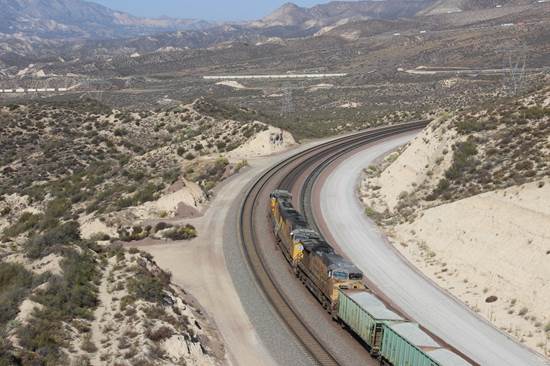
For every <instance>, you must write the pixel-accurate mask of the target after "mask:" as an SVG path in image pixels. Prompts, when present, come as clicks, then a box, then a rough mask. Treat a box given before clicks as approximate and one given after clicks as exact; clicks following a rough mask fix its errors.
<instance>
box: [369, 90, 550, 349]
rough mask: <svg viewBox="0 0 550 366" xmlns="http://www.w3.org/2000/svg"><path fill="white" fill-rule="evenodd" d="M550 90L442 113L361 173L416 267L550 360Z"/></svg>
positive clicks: (380, 216)
mask: <svg viewBox="0 0 550 366" xmlns="http://www.w3.org/2000/svg"><path fill="white" fill-rule="evenodd" d="M549 163H550V90H549V89H548V88H545V89H542V90H538V91H535V92H532V93H530V94H529V95H527V96H524V97H521V98H508V99H503V100H501V101H497V102H495V103H490V104H489V103H488V104H485V105H481V106H472V107H470V108H468V109H466V110H463V111H453V112H447V113H442V114H441V115H439V116H438V117H437V118H435V120H434V121H433V122H432V123H431V124H430V125H429V126H428V128H427V129H426V131H425V132H423V133H422V134H421V135H419V136H418V137H416V138H415V139H414V141H413V142H411V143H410V144H409V145H408V146H406V147H405V148H403V149H401V150H400V151H398V152H394V153H392V154H391V155H389V156H388V157H386V158H385V159H383V161H381V163H380V165H379V166H373V167H371V168H369V169H368V170H367V172H366V177H365V179H364V180H363V182H362V188H361V191H362V200H363V202H364V203H365V205H366V206H367V209H366V210H367V214H368V215H369V216H371V217H372V218H373V219H375V220H376V221H378V222H379V223H380V224H381V225H382V226H383V227H384V228H385V230H386V231H387V233H388V235H389V236H390V237H391V238H392V241H393V242H394V243H395V246H396V248H398V249H399V251H401V252H402V253H403V254H404V255H405V256H406V257H407V258H408V259H409V260H410V261H411V262H412V263H414V265H416V266H418V268H420V269H421V270H422V271H423V272H424V273H425V274H427V275H428V276H429V277H430V278H432V279H433V280H434V281H435V282H437V283H438V284H439V285H440V286H442V287H443V288H445V289H447V290H448V291H450V292H451V293H452V294H454V295H455V296H457V297H458V298H460V299H462V300H463V301H465V302H466V303H467V304H468V305H469V306H470V307H471V308H472V309H473V310H474V311H476V312H478V313H479V314H480V315H482V316H484V317H486V318H487V319H488V320H489V321H491V322H493V323H494V324H495V325H497V326H498V327H499V328H501V329H502V330H503V331H505V332H507V333H508V334H510V335H511V336H513V337H515V338H517V339H518V340H520V341H521V342H523V343H525V344H526V345H528V346H529V347H532V348H533V349H535V350H536V351H538V352H540V353H543V354H546V355H547V356H548V354H549V352H550V349H548V347H547V344H548V342H547V341H548V339H549V338H550V318H549V317H548V314H550V308H549V307H548V301H547V296H546V294H548V293H549V291H550V288H549V287H548V284H549V283H550V272H549V270H548V269H549V268H550V267H549V266H548V256H549V255H550V247H549V246H548V238H549V237H550V231H549V230H548V228H550V212H549V211H548V202H547V201H548V197H549V195H550V191H549V185H550V166H549Z"/></svg>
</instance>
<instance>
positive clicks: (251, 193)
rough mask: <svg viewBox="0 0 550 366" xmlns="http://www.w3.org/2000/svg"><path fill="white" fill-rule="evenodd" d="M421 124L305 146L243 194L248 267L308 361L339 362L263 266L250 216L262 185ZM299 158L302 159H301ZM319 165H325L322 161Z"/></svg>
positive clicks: (292, 177)
mask: <svg viewBox="0 0 550 366" xmlns="http://www.w3.org/2000/svg"><path fill="white" fill-rule="evenodd" d="M425 124H426V122H424V121H420V122H418V121H417V122H411V123H406V124H399V125H393V126H389V127H382V128H376V129H371V130H367V131H363V132H360V133H357V134H353V135H349V136H344V137H340V138H337V139H334V140H331V141H328V142H325V143H322V144H320V145H317V146H315V147H312V148H309V149H307V150H304V151H302V152H300V153H297V154H295V155H293V156H292V157H290V158H289V159H287V160H285V161H283V162H280V163H278V164H276V165H274V166H273V167H271V168H270V169H268V170H267V171H266V172H264V173H263V174H262V175H261V176H260V177H259V178H258V179H257V180H256V181H255V182H254V183H253V184H252V186H251V187H250V188H249V189H248V191H247V192H246V194H245V198H244V200H243V203H242V204H241V207H240V212H239V222H238V224H239V230H238V231H239V234H240V239H241V243H242V247H243V252H244V255H245V257H246V260H247V262H248V265H249V268H250V269H251V271H252V273H253V275H254V277H255V279H256V282H257V283H258V285H259V286H260V288H261V289H262V291H263V293H264V294H265V296H266V298H267V299H268V301H269V302H270V304H271V305H272V306H273V308H274V309H275V311H276V312H277V313H278V315H279V316H280V318H281V319H282V320H283V322H284V323H285V324H286V326H287V327H288V329H289V330H290V331H291V332H292V333H293V334H294V335H295V336H296V338H297V339H298V340H299V342H300V343H301V345H302V347H303V348H304V349H305V351H306V352H307V353H308V354H309V355H310V357H311V358H312V360H313V361H314V362H316V363H317V364H319V365H323V366H324V365H327V366H328V365H339V362H338V361H337V358H336V357H335V355H333V354H331V352H330V351H328V350H327V347H326V345H324V344H323V343H322V341H321V340H320V339H319V338H318V337H317V336H316V334H315V332H314V331H313V330H312V329H311V327H310V326H309V325H308V324H306V323H305V322H304V321H303V319H301V317H300V316H299V315H298V313H297V312H296V310H295V308H294V306H293V303H292V299H289V298H287V297H286V296H285V295H284V293H283V292H282V290H281V289H280V287H279V284H278V283H277V281H276V280H275V279H274V275H273V273H271V271H270V270H269V267H268V266H267V265H266V258H265V257H264V256H263V254H262V251H261V249H260V248H259V246H258V243H259V241H260V240H261V238H259V237H258V235H257V233H256V228H255V225H254V217H255V215H265V214H266V213H265V212H257V209H258V203H259V202H260V200H262V199H264V200H267V199H268V197H267V196H266V195H265V194H264V195H262V193H265V192H263V191H264V188H265V187H266V186H267V185H268V184H270V183H271V184H272V183H273V182H277V184H276V186H277V187H281V188H284V187H287V186H289V185H293V184H294V183H295V182H296V180H297V179H298V177H299V176H300V174H301V173H303V171H304V170H305V169H307V168H308V167H309V166H311V164H313V163H314V162H315V161H317V160H320V159H325V160H324V161H323V163H327V162H328V161H329V160H330V157H331V156H336V155H337V156H341V155H342V154H345V153H346V152H348V151H350V150H353V149H356V148H358V147H360V146H361V145H364V144H367V143H371V142H373V141H376V140H379V139H382V138H385V137H388V136H392V135H397V134H400V133H403V132H407V131H411V130H415V129H419V128H421V127H424V126H425ZM309 155H311V156H309ZM327 156H329V158H327ZM304 158H305V159H304ZM301 159H304V160H303V161H301ZM296 163H298V164H297V167H295V168H292V165H293V164H296ZM321 165H323V166H326V164H321ZM289 167H290V168H292V169H291V170H290V172H287V173H286V174H285V175H284V176H283V178H282V179H280V180H276V179H277V178H278V176H279V175H280V174H281V172H282V171H283V170H284V169H286V168H289Z"/></svg>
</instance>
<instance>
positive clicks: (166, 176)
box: [162, 168, 181, 184]
mask: <svg viewBox="0 0 550 366" xmlns="http://www.w3.org/2000/svg"><path fill="white" fill-rule="evenodd" d="M180 173H181V171H180V168H173V169H169V170H167V171H165V172H164V173H163V174H162V180H163V181H164V182H165V183H167V184H172V183H174V182H175V181H177V180H178V178H179V177H180Z"/></svg>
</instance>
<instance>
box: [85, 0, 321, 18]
mask: <svg viewBox="0 0 550 366" xmlns="http://www.w3.org/2000/svg"><path fill="white" fill-rule="evenodd" d="M88 1H92V2H95V3H99V4H102V5H105V6H108V7H109V8H112V9H115V10H122V11H125V12H128V13H130V14H133V15H137V16H142V17H148V18H155V17H160V16H169V17H172V18H195V19H204V20H213V21H220V20H224V21H233V20H251V19H259V18H262V17H263V16H265V15H267V14H269V13H270V12H272V11H273V10H275V9H277V8H278V7H279V6H281V5H283V4H284V3H286V2H288V1H289V0H88ZM292 2H293V3H295V4H296V5H300V6H313V5H316V4H319V3H325V2H328V1H322V0H296V1H292Z"/></svg>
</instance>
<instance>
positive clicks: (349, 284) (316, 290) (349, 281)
mask: <svg viewBox="0 0 550 366" xmlns="http://www.w3.org/2000/svg"><path fill="white" fill-rule="evenodd" d="M270 199H271V205H270V206H271V217H272V220H273V231H274V233H275V237H276V238H277V243H278V245H279V247H280V248H281V249H282V252H283V254H284V255H285V257H286V259H287V260H288V262H289V263H290V264H291V265H292V268H293V269H294V272H295V273H296V276H297V277H298V278H300V280H301V281H302V282H303V283H304V284H305V286H306V287H307V288H308V289H309V290H310V291H311V293H313V295H314V296H315V297H316V298H317V299H318V300H319V302H320V303H321V304H322V305H323V307H324V308H325V309H327V311H328V312H330V313H332V312H333V311H334V310H335V308H336V304H337V303H338V296H339V290H340V289H361V288H364V285H363V282H362V279H363V273H362V272H361V271H360V270H359V269H358V268H357V267H356V266H355V265H354V264H353V263H351V262H350V261H348V260H347V259H345V258H343V257H342V256H340V255H338V254H336V253H335V252H334V249H333V248H332V247H331V246H330V244H328V243H327V242H326V241H324V240H323V239H322V238H321V236H320V235H319V233H317V232H316V231H314V230H312V229H310V228H309V227H308V224H307V221H306V220H305V218H304V217H303V216H302V215H301V214H300V213H299V212H298V211H297V210H296V209H294V206H293V205H292V195H291V194H290V193H289V192H287V191H282V190H277V191H274V192H273V193H272V194H271V196H270Z"/></svg>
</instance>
